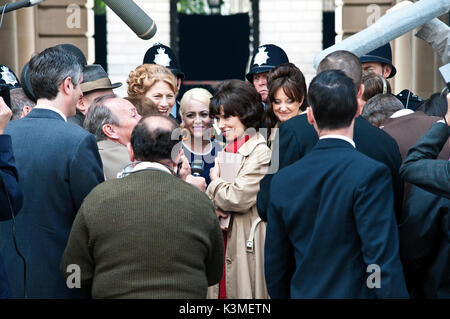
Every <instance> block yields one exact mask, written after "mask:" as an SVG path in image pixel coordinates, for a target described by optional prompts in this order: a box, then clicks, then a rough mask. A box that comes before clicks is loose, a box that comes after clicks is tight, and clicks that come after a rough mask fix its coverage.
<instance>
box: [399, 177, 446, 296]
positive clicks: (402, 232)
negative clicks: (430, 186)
mask: <svg viewBox="0 0 450 319" xmlns="http://www.w3.org/2000/svg"><path fill="white" fill-rule="evenodd" d="M398 229H399V236H400V257H401V259H402V263H403V270H404V272H405V280H406V284H407V285H408V290H409V292H410V295H411V297H412V298H432V299H436V298H447V299H448V298H450V240H449V239H450V200H449V199H447V198H444V197H441V196H437V195H435V194H432V193H430V192H427V191H426V190H424V189H422V188H420V187H417V186H414V185H413V186H412V187H411V190H410V191H409V193H408V196H407V198H406V201H405V204H404V205H403V214H402V218H401V221H400V223H399V228H398Z"/></svg>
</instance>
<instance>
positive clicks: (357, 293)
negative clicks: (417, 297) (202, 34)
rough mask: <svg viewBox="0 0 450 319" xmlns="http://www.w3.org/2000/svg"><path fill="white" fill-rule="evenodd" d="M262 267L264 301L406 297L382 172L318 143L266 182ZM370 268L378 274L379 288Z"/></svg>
mask: <svg viewBox="0 0 450 319" xmlns="http://www.w3.org/2000/svg"><path fill="white" fill-rule="evenodd" d="M267 218H268V222H267V233H266V243H265V263H264V266H265V270H266V272H265V273H266V282H267V288H268V290H269V294H270V297H271V298H407V297H408V292H407V289H406V285H405V281H404V277H403V272H402V265H401V263H400V258H399V249H398V245H399V244H398V232H397V223H396V220H395V213H394V199H393V195H392V181H391V173H390V171H389V169H388V168H387V167H386V166H385V165H383V164H381V163H379V162H377V161H374V160H372V159H370V158H368V157H367V156H365V155H364V154H361V153H360V152H357V151H356V150H355V149H354V148H353V146H352V145H351V144H350V143H348V142H346V141H343V140H341V139H334V138H333V139H323V140H320V141H319V142H318V143H317V145H316V146H315V147H314V148H313V149H312V150H311V152H309V153H308V154H307V155H306V156H304V157H303V158H302V159H301V160H299V161H298V162H296V163H294V164H292V165H290V166H288V167H286V168H284V169H282V170H281V171H280V172H279V173H278V174H277V175H275V176H274V178H273V179H272V183H271V187H270V202H269V209H268V213H267ZM370 265H378V266H379V269H380V271H381V273H380V278H381V286H380V288H372V289H370V288H369V287H368V284H367V282H373V281H371V279H370V278H369V276H370V275H371V274H372V273H373V270H371V268H370V267H369V266H370Z"/></svg>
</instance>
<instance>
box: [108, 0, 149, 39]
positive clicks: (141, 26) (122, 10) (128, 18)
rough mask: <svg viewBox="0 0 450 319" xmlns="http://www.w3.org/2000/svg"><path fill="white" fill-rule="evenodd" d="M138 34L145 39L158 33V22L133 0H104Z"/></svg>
mask: <svg viewBox="0 0 450 319" xmlns="http://www.w3.org/2000/svg"><path fill="white" fill-rule="evenodd" d="M104 2H105V4H106V5H107V6H108V7H110V8H111V10H112V11H114V12H115V13H116V14H117V15H118V16H119V18H120V19H122V21H123V22H125V24H126V25H127V26H129V27H130V29H131V30H133V32H134V33H136V35H137V36H138V37H139V38H141V39H144V40H149V39H151V38H152V37H153V36H154V35H155V33H156V24H155V22H154V21H153V20H152V18H150V17H149V16H148V15H147V14H146V13H145V12H144V11H143V10H142V9H141V8H139V6H138V5H137V4H136V3H134V1H133V0H104Z"/></svg>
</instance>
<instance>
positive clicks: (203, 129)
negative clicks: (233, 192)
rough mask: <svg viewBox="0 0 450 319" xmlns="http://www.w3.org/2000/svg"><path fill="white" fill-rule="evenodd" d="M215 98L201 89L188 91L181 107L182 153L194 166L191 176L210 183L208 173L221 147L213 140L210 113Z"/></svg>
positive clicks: (192, 166)
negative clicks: (193, 175) (210, 104)
mask: <svg viewBox="0 0 450 319" xmlns="http://www.w3.org/2000/svg"><path fill="white" fill-rule="evenodd" d="M211 98H212V94H211V93H210V92H209V91H208V90H205V89H202V88H194V89H190V90H189V91H186V93H184V95H183V98H182V99H181V103H180V116H181V120H182V123H181V126H182V127H183V130H182V132H183V151H184V155H185V156H186V158H187V159H188V162H189V164H190V165H191V172H192V173H193V174H194V173H197V174H199V176H202V177H204V178H205V181H206V185H208V184H209V183H210V178H209V171H210V169H211V168H212V167H213V166H214V158H215V157H216V155H217V153H218V152H219V151H221V150H222V146H221V145H220V144H219V143H217V142H216V141H214V140H213V136H214V134H213V128H212V124H213V118H212V116H211V115H210V113H209V102H210V101H211Z"/></svg>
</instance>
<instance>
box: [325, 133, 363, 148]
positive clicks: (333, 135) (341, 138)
mask: <svg viewBox="0 0 450 319" xmlns="http://www.w3.org/2000/svg"><path fill="white" fill-rule="evenodd" d="M325 138H338V139H340V140H344V141H346V142H349V143H350V144H352V146H353V147H354V148H356V145H355V142H354V141H353V140H352V139H351V138H348V137H347V136H344V135H338V134H327V135H324V136H321V137H320V138H319V140H322V139H325Z"/></svg>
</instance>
